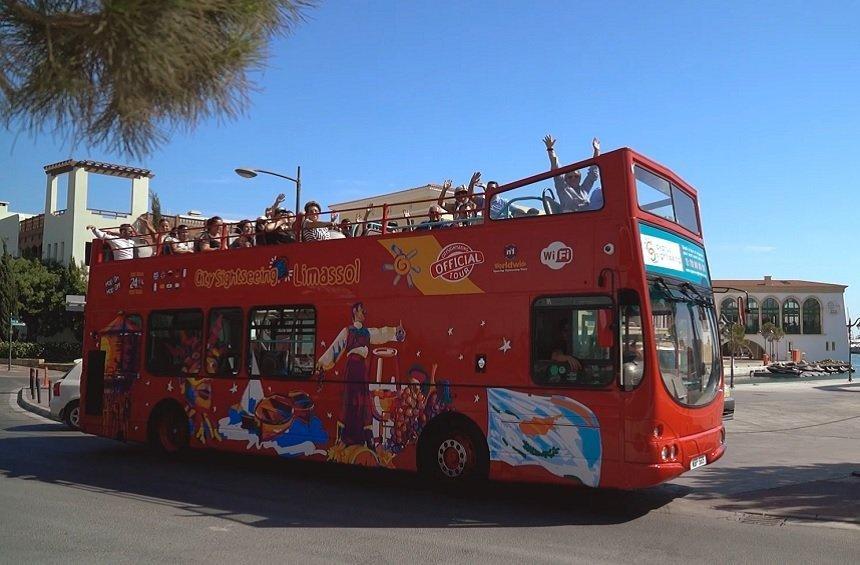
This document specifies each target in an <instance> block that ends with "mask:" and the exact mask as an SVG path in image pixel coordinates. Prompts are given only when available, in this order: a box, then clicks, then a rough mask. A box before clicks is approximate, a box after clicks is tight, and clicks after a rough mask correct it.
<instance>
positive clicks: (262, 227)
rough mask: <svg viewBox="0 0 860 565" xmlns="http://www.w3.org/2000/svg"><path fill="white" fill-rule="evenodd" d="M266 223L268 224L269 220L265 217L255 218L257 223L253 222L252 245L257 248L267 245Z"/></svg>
mask: <svg viewBox="0 0 860 565" xmlns="http://www.w3.org/2000/svg"><path fill="white" fill-rule="evenodd" d="M267 223H269V218H267V217H266V216H260V217H259V218H257V221H256V222H254V232H255V234H254V244H255V245H257V246H260V245H266V244H267V243H268V241H267V239H266V224H267Z"/></svg>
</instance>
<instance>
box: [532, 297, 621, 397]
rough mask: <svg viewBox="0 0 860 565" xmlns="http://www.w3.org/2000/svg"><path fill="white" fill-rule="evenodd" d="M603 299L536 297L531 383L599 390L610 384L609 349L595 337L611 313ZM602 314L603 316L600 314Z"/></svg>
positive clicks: (533, 312)
mask: <svg viewBox="0 0 860 565" xmlns="http://www.w3.org/2000/svg"><path fill="white" fill-rule="evenodd" d="M611 307H612V301H611V300H610V299H609V298H608V297H605V296H558V297H548V298H539V299H538V300H536V301H535V302H534V304H533V306H532V367H531V369H532V380H534V382H536V383H538V384H542V385H558V384H560V385H580V386H596V387H602V386H605V385H607V384H608V383H609V382H611V381H612V378H613V370H612V365H613V362H612V356H611V352H612V347H611V346H605V345H604V344H602V343H601V340H600V339H599V336H598V331H599V328H600V321H601V317H603V318H606V317H607V315H609V314H610V313H611ZM602 313H603V315H602Z"/></svg>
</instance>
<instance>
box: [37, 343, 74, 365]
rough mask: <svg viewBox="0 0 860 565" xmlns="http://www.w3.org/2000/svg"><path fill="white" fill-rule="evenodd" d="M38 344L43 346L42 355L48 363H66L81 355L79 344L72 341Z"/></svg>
mask: <svg viewBox="0 0 860 565" xmlns="http://www.w3.org/2000/svg"><path fill="white" fill-rule="evenodd" d="M40 345H42V346H43V348H42V357H44V358H45V361H47V362H48V363H68V362H69V361H74V360H75V359H80V358H81V357H82V356H83V349H82V348H81V344H80V343H76V342H73V341H71V342H70V341H57V342H47V343H42V344H40Z"/></svg>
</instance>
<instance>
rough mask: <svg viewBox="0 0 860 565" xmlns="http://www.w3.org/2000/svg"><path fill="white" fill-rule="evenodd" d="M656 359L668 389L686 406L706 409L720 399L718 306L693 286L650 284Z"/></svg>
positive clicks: (661, 281) (656, 281)
mask: <svg viewBox="0 0 860 565" xmlns="http://www.w3.org/2000/svg"><path fill="white" fill-rule="evenodd" d="M649 291H650V296H651V312H652V316H653V322H654V337H655V342H656V344H657V360H658V364H659V367H660V375H661V376H662V377H663V384H665V385H666V389H667V390H668V391H669V394H671V395H672V397H673V398H674V399H675V400H676V401H677V402H678V403H680V404H682V405H684V406H703V405H705V404H708V403H710V402H711V401H712V400H713V399H714V397H716V395H717V390H718V389H719V385H720V357H719V344H718V339H717V335H718V334H717V330H716V320H715V318H714V308H713V303H712V301H711V300H710V298H709V297H708V296H706V295H705V294H703V293H702V292H700V291H698V290H697V289H696V287H694V286H692V285H690V284H689V283H684V284H682V285H675V284H669V283H667V282H666V281H665V280H664V279H662V278H659V277H658V278H656V279H653V280H651V281H649Z"/></svg>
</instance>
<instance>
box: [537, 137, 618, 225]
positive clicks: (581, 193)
mask: <svg viewBox="0 0 860 565" xmlns="http://www.w3.org/2000/svg"><path fill="white" fill-rule="evenodd" d="M543 143H544V145H546V150H547V153H549V164H550V169H551V170H555V169H558V168H559V165H558V157H557V156H556V154H555V139H553V137H552V136H551V135H547V136H546V137H544V138H543ZM591 146H592V148H593V149H594V154H593V157H595V158H596V157H597V156H598V155H600V140H599V139H597V138H596V137H595V138H594V139H592V140H591ZM597 173H598V171H597V167H596V166H594V165H592V166H591V167H589V168H588V174H587V175H586V176H585V179H584V180H582V179H581V174H580V172H579V171H570V172H569V173H565V174H564V175H563V176H557V177H555V178H553V182H554V183H555V190H556V192H557V193H558V201H557V202H552V203H551V207H552V208H553V210H552V211H553V212H581V211H585V210H597V209H598V208H601V207H603V192H602V190H600V189H596V190H594V191H592V188H593V187H594V183H595V182H597ZM580 180H582V182H580ZM556 208H557V209H556Z"/></svg>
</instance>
